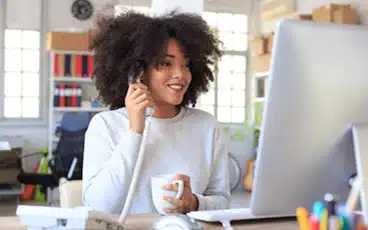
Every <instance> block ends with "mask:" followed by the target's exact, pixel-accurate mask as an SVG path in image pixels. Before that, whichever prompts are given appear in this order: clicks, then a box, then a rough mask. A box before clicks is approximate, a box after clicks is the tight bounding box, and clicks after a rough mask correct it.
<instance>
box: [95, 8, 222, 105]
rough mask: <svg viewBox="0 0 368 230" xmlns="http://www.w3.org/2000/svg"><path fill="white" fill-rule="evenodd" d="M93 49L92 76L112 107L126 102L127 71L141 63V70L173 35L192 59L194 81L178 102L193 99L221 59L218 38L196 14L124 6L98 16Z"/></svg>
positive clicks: (155, 60)
mask: <svg viewBox="0 0 368 230" xmlns="http://www.w3.org/2000/svg"><path fill="white" fill-rule="evenodd" d="M95 32H96V33H95V37H94V39H93V41H92V42H91V44H90V48H91V50H93V53H94V61H95V69H94V78H95V79H94V80H95V85H96V88H97V90H98V91H99V96H100V98H101V99H102V100H103V101H104V103H106V104H107V105H109V106H110V109H117V108H121V107H125V103H124V99H125V96H126V94H127V91H128V88H129V81H128V73H129V71H130V69H131V67H132V66H133V65H135V64H136V63H140V64H141V65H142V67H143V69H144V70H147V68H148V66H149V65H151V64H153V65H155V66H156V68H158V62H159V61H160V59H161V58H163V57H164V56H165V53H166V50H167V44H168V40H169V39H175V40H176V41H178V42H179V44H180V45H181V47H182V49H183V52H185V54H186V55H187V56H188V58H189V60H190V71H191V73H192V81H191V83H190V85H189V88H188V90H187V92H186V93H185V95H184V98H183V101H182V103H181V104H180V106H187V105H189V104H192V105H193V106H194V105H195V104H196V101H197V98H198V96H199V95H200V94H201V93H203V92H207V91H208V88H209V85H210V82H211V81H213V80H214V75H213V73H212V71H211V68H210V67H211V66H215V65H214V64H215V63H216V62H217V61H218V60H219V59H220V58H221V56H222V54H223V52H222V51H221V49H220V45H221V42H220V40H219V39H218V38H217V36H216V34H215V33H214V31H213V30H211V28H210V27H209V26H208V25H207V23H206V22H205V21H204V20H203V19H202V18H201V17H200V16H199V15H195V14H190V13H179V12H177V11H172V12H170V13H167V14H165V15H162V16H157V17H149V16H146V15H144V14H141V13H137V12H134V11H131V10H130V11H126V12H124V13H122V14H121V15H119V16H117V17H111V16H100V17H98V18H97V23H96V30H95Z"/></svg>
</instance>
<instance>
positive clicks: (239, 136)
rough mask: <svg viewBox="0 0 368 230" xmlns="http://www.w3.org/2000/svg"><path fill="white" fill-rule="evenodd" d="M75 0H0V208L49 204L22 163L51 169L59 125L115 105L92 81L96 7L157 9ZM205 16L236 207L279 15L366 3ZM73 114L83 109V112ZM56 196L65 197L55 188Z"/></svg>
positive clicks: (243, 7)
mask: <svg viewBox="0 0 368 230" xmlns="http://www.w3.org/2000/svg"><path fill="white" fill-rule="evenodd" d="M75 2H77V1H76V0H62V1H61V0H27V1H26V0H0V47H1V48H0V141H1V142H0V143H2V144H1V145H0V148H1V149H0V162H2V163H0V202H4V203H7V204H9V203H10V207H13V206H14V209H12V208H9V209H6V210H2V208H1V207H5V206H1V204H0V215H14V212H13V211H15V207H16V204H18V203H19V202H20V203H22V202H23V203H27V202H34V203H35V204H36V203H43V202H46V201H45V200H47V196H44V194H42V193H43V192H44V191H42V189H41V188H40V187H37V186H36V187H34V188H33V190H32V192H30V190H27V189H26V186H25V185H24V184H22V183H20V182H19V181H17V175H18V174H19V173H20V171H24V172H38V173H42V172H47V166H46V169H45V167H43V166H44V165H45V164H44V163H45V162H44V161H42V159H44V158H45V157H44V156H45V155H48V156H52V150H54V149H55V148H56V147H57V146H58V142H59V141H61V139H60V135H59V134H60V133H59V132H58V130H59V129H60V127H61V126H63V125H66V126H68V125H70V126H73V125H74V124H75V123H78V124H80V125H83V124H84V123H83V122H85V121H86V119H88V118H90V116H93V114H94V113H98V112H100V111H103V110H106V109H107V108H106V107H105V106H104V104H103V103H102V102H100V101H98V100H96V99H97V91H96V90H95V88H94V85H93V81H92V80H91V77H92V75H93V74H92V69H93V64H92V61H91V60H92V57H93V55H92V52H91V51H90V50H88V42H89V41H90V39H91V37H93V22H94V16H95V14H96V13H97V12H98V11H99V10H100V9H102V8H103V7H104V6H105V5H106V4H109V3H110V4H111V3H113V4H114V5H115V7H114V10H113V12H111V13H114V14H116V15H118V14H119V13H120V12H121V11H123V10H125V9H134V10H137V11H140V12H143V13H146V14H152V8H151V4H152V2H151V1H150V0H118V1H109V0H89V1H88V2H89V3H91V6H92V15H91V16H90V17H88V16H86V17H87V18H83V17H84V16H83V15H80V14H78V13H77V12H74V13H73V10H72V9H73V3H75ZM202 16H203V18H204V19H205V20H206V21H207V22H208V23H209V25H210V26H212V27H213V28H215V29H217V31H218V36H219V38H220V39H221V40H222V42H223V44H224V51H225V53H224V56H223V58H222V59H221V61H220V62H219V63H217V69H218V70H217V71H216V73H215V75H216V80H215V82H214V83H213V85H212V86H211V89H210V90H209V92H208V93H206V94H205V95H202V96H201V97H200V99H199V103H198V104H197V106H196V107H197V108H198V109H202V110H205V111H207V112H209V113H211V114H213V115H214V116H215V117H216V118H217V120H218V121H219V122H220V123H221V126H222V127H223V128H224V131H225V132H226V134H227V135H226V136H227V138H228V144H229V156H230V158H229V159H230V161H229V170H230V183H231V189H232V194H233V196H234V198H235V199H234V200H235V201H234V205H236V197H237V196H243V195H244V192H247V193H250V192H251V182H252V180H251V176H252V171H253V168H252V166H253V164H254V161H255V160H256V154H255V152H256V148H257V138H258V136H259V133H260V132H261V131H262V130H261V127H262V109H263V105H264V103H265V101H266V100H267V90H268V69H269V65H270V59H271V53H272V44H273V43H272V41H273V31H274V29H275V26H276V22H277V21H278V20H280V19H282V18H293V19H297V20H314V21H328V22H330V23H346V24H365V23H367V22H368V3H367V2H366V1H364V0H350V1H349V0H334V1H329V0H308V1H306V0H269V1H264V0H263V1H261V0H204V1H203V13H202ZM65 63H70V64H65ZM83 63H85V65H84V64H83ZM285 109H287V108H285ZM75 113H77V114H79V115H80V114H83V115H82V116H79V117H78V118H76V117H75V116H73V114H75ZM73 119H76V120H73ZM280 132H282V130H280ZM6 143H9V145H10V147H11V150H9V149H7V146H6ZM2 152H3V153H4V154H1V153H2ZM33 153H35V155H33ZM38 153H39V154H38ZM42 153H44V154H45V155H42ZM21 154H31V156H28V157H25V158H22V159H21V165H20V167H18V166H19V165H18V164H15V165H13V166H11V167H10V166H9V165H10V163H9V162H12V159H15V158H18V157H19V155H21ZM45 170H46V171H45ZM36 191H38V192H36ZM237 194H238V195H237ZM51 199H53V200H54V201H55V203H56V204H57V202H58V191H57V189H55V195H54V196H53V197H52V198H51ZM13 201H14V202H13ZM12 202H13V203H14V204H15V205H13V203H12Z"/></svg>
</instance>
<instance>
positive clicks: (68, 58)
mask: <svg viewBox="0 0 368 230" xmlns="http://www.w3.org/2000/svg"><path fill="white" fill-rule="evenodd" d="M64 56H65V61H64V68H65V69H64V71H65V73H64V74H65V77H70V76H71V59H72V57H71V55H70V54H65V55H64Z"/></svg>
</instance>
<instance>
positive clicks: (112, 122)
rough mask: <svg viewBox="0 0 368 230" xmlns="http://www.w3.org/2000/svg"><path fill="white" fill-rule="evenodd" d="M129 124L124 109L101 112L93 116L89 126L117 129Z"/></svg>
mask: <svg viewBox="0 0 368 230" xmlns="http://www.w3.org/2000/svg"><path fill="white" fill-rule="evenodd" d="M128 122H129V119H128V113H127V111H126V108H119V109H115V110H107V111H102V112H99V113H97V114H95V115H94V116H93V118H92V119H91V123H90V124H100V125H104V126H110V127H119V126H122V125H125V124H127V123H128Z"/></svg>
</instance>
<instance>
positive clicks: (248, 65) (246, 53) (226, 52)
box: [196, 10, 252, 126]
mask: <svg viewBox="0 0 368 230" xmlns="http://www.w3.org/2000/svg"><path fill="white" fill-rule="evenodd" d="M203 12H208V13H228V14H232V15H233V14H241V13H235V12H222V11H207V10H205V11H203ZM242 14H243V15H246V16H247V28H248V30H247V31H246V32H245V34H246V36H247V38H248V37H249V34H250V32H249V28H250V21H251V19H250V16H249V15H247V14H246V13H242ZM218 32H220V30H219V31H218ZM247 43H248V44H247V49H246V50H245V51H236V50H224V53H223V55H240V56H244V57H245V61H246V63H245V66H246V69H245V89H244V91H245V94H244V97H245V105H244V110H245V111H244V121H243V122H221V121H219V120H218V111H217V110H218V107H219V105H218V92H219V88H218V73H219V71H215V72H214V76H215V81H214V87H215V88H214V93H215V95H214V97H215V100H214V104H213V107H214V114H213V115H214V116H215V118H216V119H217V120H218V122H219V123H220V124H221V125H225V126H227V125H239V124H245V123H247V121H248V120H249V119H250V117H251V109H252V105H251V103H252V100H251V92H252V85H251V84H252V81H251V79H252V77H251V73H252V72H251V60H250V59H251V56H250V42H249V39H247ZM217 64H218V63H217ZM199 99H200V98H199ZM198 104H199V106H198V107H197V106H196V108H198V109H201V106H200V103H198ZM204 105H205V106H212V105H207V104H204Z"/></svg>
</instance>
